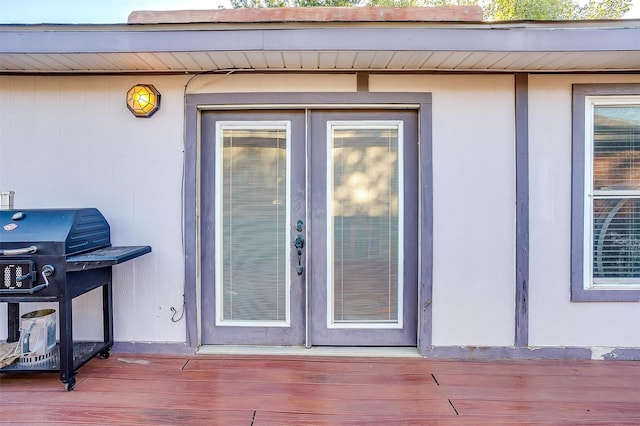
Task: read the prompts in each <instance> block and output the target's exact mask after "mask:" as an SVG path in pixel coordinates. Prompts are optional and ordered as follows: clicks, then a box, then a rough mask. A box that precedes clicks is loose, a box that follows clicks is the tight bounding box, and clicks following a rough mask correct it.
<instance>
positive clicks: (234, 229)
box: [216, 122, 290, 326]
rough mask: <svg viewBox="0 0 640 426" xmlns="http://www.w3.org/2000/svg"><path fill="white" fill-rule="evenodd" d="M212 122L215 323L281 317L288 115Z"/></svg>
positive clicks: (284, 318) (285, 310)
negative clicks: (264, 120)
mask: <svg viewBox="0 0 640 426" xmlns="http://www.w3.org/2000/svg"><path fill="white" fill-rule="evenodd" d="M217 125H218V131H217V132H216V134H217V135H218V137H217V141H216V142H217V151H218V156H217V158H218V162H219V164H218V167H217V170H218V171H219V175H218V185H217V194H216V210H217V211H218V215H217V223H216V229H217V233H218V235H219V237H218V239H217V244H218V249H217V250H216V251H217V252H218V253H220V254H221V255H220V256H219V258H218V267H217V270H216V273H217V279H216V283H217V288H216V292H217V297H216V300H217V303H218V309H217V312H218V313H219V315H218V318H217V324H218V325H251V326H254V325H256V323H261V324H263V325H268V324H269V325H277V324H278V323H279V324H282V325H286V324H288V321H289V297H288V294H289V291H288V289H289V285H290V283H289V269H290V266H289V257H290V244H289V243H288V242H289V240H290V233H289V226H288V224H289V208H288V205H289V194H290V185H289V179H288V174H289V173H288V170H289V166H288V165H289V158H288V152H289V150H288V149H287V147H288V146H289V143H290V142H289V139H288V138H289V136H288V135H289V134H290V132H289V123H288V122H281V123H274V122H269V123H258V122H255V123H247V122H243V123H233V122H218V124H217Z"/></svg>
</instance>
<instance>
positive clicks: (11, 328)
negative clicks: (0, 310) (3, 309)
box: [7, 303, 20, 343]
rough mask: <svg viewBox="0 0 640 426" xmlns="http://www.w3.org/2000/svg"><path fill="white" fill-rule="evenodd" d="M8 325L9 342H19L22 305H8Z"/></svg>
mask: <svg viewBox="0 0 640 426" xmlns="http://www.w3.org/2000/svg"><path fill="white" fill-rule="evenodd" d="M7 313H8V315H7V324H8V332H9V335H8V336H7V342H8V343H11V342H17V341H18V340H19V339H20V304H19V303H9V304H7Z"/></svg>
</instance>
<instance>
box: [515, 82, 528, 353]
mask: <svg viewBox="0 0 640 426" xmlns="http://www.w3.org/2000/svg"><path fill="white" fill-rule="evenodd" d="M528 91H529V75H528V74H524V73H519V74H515V114H516V116H515V131H516V327H515V335H514V345H515V346H516V347H523V346H528V345H529V105H528V103H529V94H528Z"/></svg>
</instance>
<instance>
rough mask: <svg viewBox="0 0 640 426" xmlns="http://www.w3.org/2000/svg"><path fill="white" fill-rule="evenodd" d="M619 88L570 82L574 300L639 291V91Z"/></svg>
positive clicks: (614, 297)
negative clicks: (579, 258) (572, 156)
mask: <svg viewBox="0 0 640 426" xmlns="http://www.w3.org/2000/svg"><path fill="white" fill-rule="evenodd" d="M633 86H634V88H635V86H636V85H633ZM577 89H578V90H577ZM589 89H591V90H589ZM624 92H625V91H624V90H622V93H620V90H617V89H615V87H612V86H610V85H593V86H592V85H579V86H578V85H576V86H574V141H573V144H574V176H573V177H574V188H573V190H574V203H573V208H574V212H573V219H574V228H573V231H574V234H575V233H578V232H580V233H581V237H582V238H579V239H580V240H581V246H578V244H576V243H577V242H578V241H577V240H578V239H577V238H576V235H574V236H573V244H574V247H573V257H574V261H573V262H572V267H573V268H574V269H577V268H578V267H580V268H581V271H572V279H573V281H574V282H572V300H575V301H629V300H638V296H639V295H640V94H625V93H624ZM576 94H577V95H578V96H576ZM578 103H581V105H580V108H576V107H577V104H578ZM581 125H582V126H583V128H582V131H580V129H579V126H581ZM578 160H581V162H582V164H577V161H578ZM580 172H581V173H580ZM580 175H581V176H580ZM580 187H582V188H581V189H582V190H581V191H580ZM578 195H579V196H580V201H581V202H582V206H581V208H580V206H578V205H577V201H578ZM576 210H577V211H576ZM578 215H581V216H582V217H581V218H580V217H579V216H578ZM580 222H581V224H582V229H581V230H580V229H578V227H577V226H576V224H577V223H580ZM580 252H581V253H582V256H581V262H580V263H581V264H580V265H578V264H577V260H578V259H577V258H578V257H580V256H579V253H580ZM576 272H578V273H576ZM579 272H581V273H579ZM578 278H579V279H578ZM576 281H577V282H576ZM629 292H632V293H633V294H630V293H629Z"/></svg>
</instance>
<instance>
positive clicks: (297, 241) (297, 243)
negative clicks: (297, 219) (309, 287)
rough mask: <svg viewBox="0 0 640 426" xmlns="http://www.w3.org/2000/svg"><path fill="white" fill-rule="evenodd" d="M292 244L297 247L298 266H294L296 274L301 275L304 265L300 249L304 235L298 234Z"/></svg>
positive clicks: (302, 246)
mask: <svg viewBox="0 0 640 426" xmlns="http://www.w3.org/2000/svg"><path fill="white" fill-rule="evenodd" d="M294 245H295V246H296V248H297V249H298V266H296V272H297V273H298V275H302V272H303V271H304V267H303V266H302V249H303V248H304V236H303V235H302V234H298V235H297V236H296V239H295V242H294Z"/></svg>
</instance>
